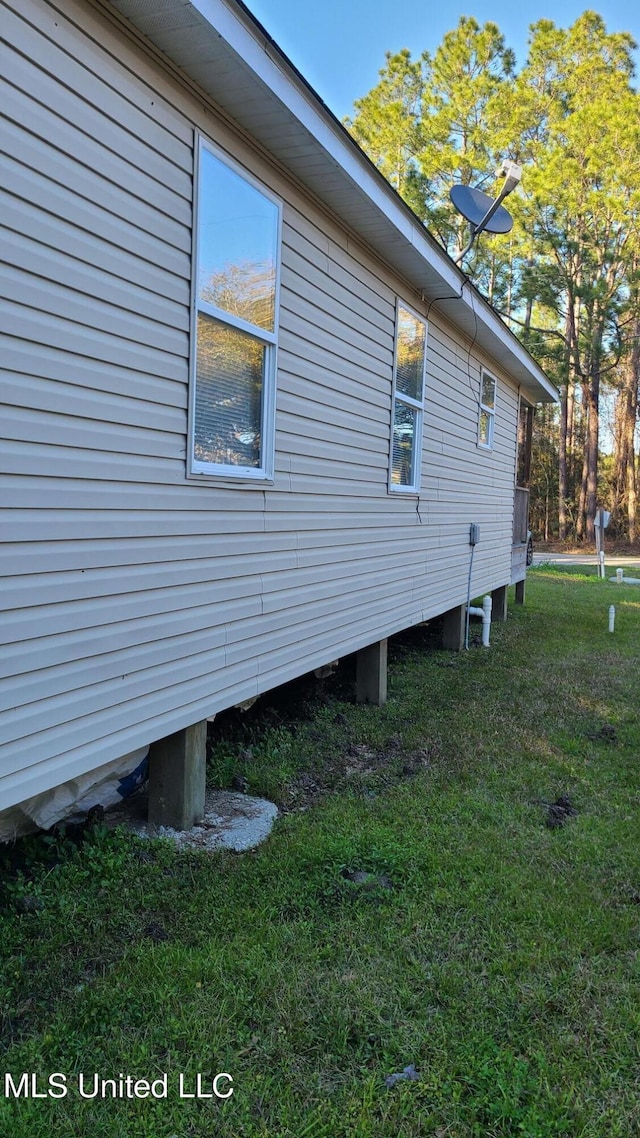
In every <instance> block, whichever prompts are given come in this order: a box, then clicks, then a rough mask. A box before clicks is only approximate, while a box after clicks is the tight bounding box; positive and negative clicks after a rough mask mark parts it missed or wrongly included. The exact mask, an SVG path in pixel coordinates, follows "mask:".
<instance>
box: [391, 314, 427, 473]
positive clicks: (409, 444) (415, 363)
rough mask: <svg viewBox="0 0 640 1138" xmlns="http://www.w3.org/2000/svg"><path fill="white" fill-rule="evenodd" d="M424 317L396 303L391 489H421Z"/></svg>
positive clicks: (425, 334) (424, 354) (425, 330)
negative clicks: (421, 317) (422, 318)
mask: <svg viewBox="0 0 640 1138" xmlns="http://www.w3.org/2000/svg"><path fill="white" fill-rule="evenodd" d="M426 349H427V326H426V324H425V322H424V320H421V319H420V317H419V316H416V315H415V314H414V313H413V312H410V311H409V309H408V308H405V307H404V305H402V304H398V309H397V314H396V346H395V361H394V377H393V427H392V436H391V473H390V478H389V488H390V489H391V490H418V489H419V488H420V459H421V455H422V417H423V407H424V372H425V365H426V354H427V351H426Z"/></svg>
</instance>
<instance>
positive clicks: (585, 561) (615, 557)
mask: <svg viewBox="0 0 640 1138" xmlns="http://www.w3.org/2000/svg"><path fill="white" fill-rule="evenodd" d="M533 564H534V565H597V564H598V559H597V557H596V555H595V553H535V552H534V554H533ZM604 564H605V569H606V571H607V573H611V574H612V575H613V574H614V573H615V571H616V569H618V568H623V569H626V568H630V567H631V566H633V567H634V568H637V569H640V557H630V556H629V555H628V554H626V553H607V551H606V549H605V551H604Z"/></svg>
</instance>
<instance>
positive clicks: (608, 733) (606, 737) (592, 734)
mask: <svg viewBox="0 0 640 1138" xmlns="http://www.w3.org/2000/svg"><path fill="white" fill-rule="evenodd" d="M587 738H588V739H593V740H594V742H596V743H613V744H615V743H619V742H620V740H619V738H618V732H617V731H616V729H615V727H614V726H613V723H603V724H602V727H599V728H598V730H597V731H588V732H587Z"/></svg>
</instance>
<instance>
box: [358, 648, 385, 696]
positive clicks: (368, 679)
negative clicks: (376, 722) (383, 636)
mask: <svg viewBox="0 0 640 1138" xmlns="http://www.w3.org/2000/svg"><path fill="white" fill-rule="evenodd" d="M356 700H357V702H358V703H373V704H374V705H375V706H376V707H382V705H383V703H386V701H387V642H386V640H378V641H377V642H376V643H375V644H369V645H368V647H367V648H361V649H360V651H359V652H358V655H357V658H356Z"/></svg>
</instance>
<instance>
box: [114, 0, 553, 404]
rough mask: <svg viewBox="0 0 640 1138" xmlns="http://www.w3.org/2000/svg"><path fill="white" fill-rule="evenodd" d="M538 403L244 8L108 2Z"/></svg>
mask: <svg viewBox="0 0 640 1138" xmlns="http://www.w3.org/2000/svg"><path fill="white" fill-rule="evenodd" d="M110 3H111V6H112V7H113V8H115V9H116V10H117V11H119V12H120V13H121V15H122V16H124V17H125V18H126V19H128V20H129V21H130V22H131V23H132V24H134V26H135V27H136V28H137V29H138V30H139V31H140V32H141V33H142V34H143V35H144V36H145V37H146V38H147V39H148V40H150V41H151V42H152V43H153V44H154V45H155V46H156V47H157V48H158V49H159V50H160V51H161V52H162V53H163V54H164V55H166V56H167V57H168V58H169V59H170V60H171V62H172V63H173V64H174V65H176V66H177V67H179V68H180V69H181V70H182V71H183V72H184V73H185V74H186V75H187V76H188V77H189V78H190V79H191V80H192V81H193V82H195V83H196V84H197V85H198V86H199V87H201V88H202V89H203V90H204V91H206V92H207V94H208V95H210V97H211V98H212V99H213V100H214V101H215V102H216V103H217V104H218V105H219V106H220V107H221V108H222V109H223V110H224V111H225V112H226V114H228V115H229V116H230V117H231V118H233V119H234V120H235V121H236V122H238V124H239V125H240V126H241V127H242V128H243V129H244V130H246V131H247V132H248V133H249V134H251V135H252V136H253V137H254V138H255V139H256V140H257V141H258V142H259V143H261V144H262V145H263V146H264V147H265V148H266V149H267V150H268V151H270V152H271V153H272V154H273V155H274V157H275V158H276V159H277V160H278V162H279V163H280V164H281V165H283V166H284V167H285V168H286V169H289V170H290V171H291V173H292V174H293V175H294V176H295V177H296V179H298V181H300V182H302V183H303V184H304V185H306V186H307V187H308V188H309V189H310V190H311V192H312V193H313V194H314V195H315V197H316V198H318V199H319V200H320V201H322V202H324V204H326V205H327V207H328V208H329V209H331V211H332V212H333V213H334V214H337V216H339V217H341V218H343V220H344V221H345V223H346V224H347V225H348V227H349V228H350V229H351V230H352V231H353V232H354V233H355V234H357V235H358V236H359V237H360V238H361V239H362V240H363V241H364V242H365V243H366V244H367V245H368V246H369V247H370V248H371V249H373V250H374V251H375V252H377V253H378V254H379V256H380V257H382V259H383V260H384V261H386V262H387V264H389V265H390V267H391V268H393V269H395V270H396V271H397V272H398V273H399V274H400V275H401V276H403V277H404V278H405V279H406V280H407V281H408V282H409V283H410V284H411V285H412V286H413V287H414V288H415V289H416V291H417V292H419V293H421V294H422V295H423V297H424V299H425V301H426V303H427V304H430V303H435V302H436V301H437V302H438V309H439V310H440V311H442V313H443V315H445V316H446V317H447V318H448V319H450V320H451V322H452V323H453V324H455V325H457V326H458V327H459V328H460V329H461V331H462V332H463V333H464V334H465V335H467V336H468V337H470V338H471V339H472V340H473V341H474V342H475V343H476V344H477V345H478V347H479V348H481V349H482V350H484V351H485V352H486V353H487V354H488V355H490V356H491V357H492V358H493V359H494V360H495V361H496V363H498V364H499V365H501V366H502V367H504V368H505V370H506V371H508V373H509V374H510V375H511V376H512V378H513V379H514V380H516V381H517V382H518V383H519V384H520V386H521V388H522V390H523V392H524V393H525V395H526V396H528V398H529V399H531V400H532V401H533V402H540V401H544V402H549V401H553V400H555V399H557V392H556V390H555V388H554V387H553V385H552V384H551V382H550V381H549V379H548V378H547V376H546V375H545V374H544V372H543V371H542V369H541V368H540V367H539V366H538V364H537V363H536V362H535V360H533V358H532V357H531V356H530V355H529V353H528V352H527V351H526V349H525V348H524V347H523V346H522V344H521V343H520V341H519V340H518V339H517V337H516V336H514V335H513V333H512V332H511V331H510V329H509V328H507V326H506V324H504V323H503V321H502V320H501V318H500V317H499V316H498V315H497V313H496V312H495V311H494V310H493V309H492V308H491V306H490V305H489V304H488V303H487V301H486V300H484V298H483V297H482V296H481V295H480V293H479V292H478V291H477V290H476V289H475V288H474V286H473V285H471V283H470V282H469V281H468V279H467V278H466V277H465V275H464V273H463V272H462V271H461V270H460V269H458V268H457V266H456V265H455V264H454V263H453V261H452V260H451V258H450V257H449V256H448V255H447V253H445V251H444V250H443V249H442V247H441V246H440V245H439V244H438V242H437V241H436V240H435V238H434V237H433V236H432V235H431V234H430V233H429V232H428V230H427V229H425V227H424V226H423V225H422V224H421V222H420V220H419V218H418V217H417V216H416V215H415V214H413V213H412V211H411V210H410V209H409V207H408V206H407V205H406V204H405V203H404V202H403V200H402V199H401V198H400V196H399V195H398V194H397V193H396V191H395V190H394V189H393V188H392V187H391V186H390V185H389V184H388V183H387V182H386V180H385V179H384V178H383V176H382V175H381V174H380V173H379V171H378V170H377V169H376V168H375V166H374V165H373V163H372V162H370V160H369V159H368V158H367V156H366V155H365V154H364V152H363V151H362V150H360V148H359V147H358V145H357V144H356V143H355V141H354V140H353V139H352V138H351V136H350V135H349V134H348V132H347V131H346V130H345V128H344V127H343V126H342V124H341V123H340V122H339V121H338V120H337V119H336V118H335V116H334V115H333V114H332V113H331V111H330V110H329V109H328V108H327V107H326V106H325V104H324V103H323V102H322V100H321V99H320V98H319V96H318V95H316V93H315V92H314V91H313V90H312V88H311V87H310V86H309V84H308V83H307V82H306V80H305V79H304V78H303V77H302V76H301V75H300V73H299V72H298V71H297V70H296V68H295V67H294V66H293V64H291V63H290V62H289V60H288V59H287V58H286V56H285V55H284V54H283V53H282V52H281V51H280V49H279V48H278V47H277V45H276V44H275V43H274V41H273V40H272V39H271V38H270V37H269V35H268V34H267V33H266V32H265V31H264V29H263V28H262V27H261V26H260V24H259V23H258V22H257V21H256V20H255V19H254V18H253V16H251V14H250V12H249V11H248V10H247V9H246V8H245V7H244V5H243V4H241V3H238V2H237V0H110Z"/></svg>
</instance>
